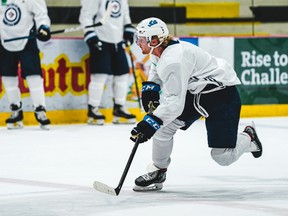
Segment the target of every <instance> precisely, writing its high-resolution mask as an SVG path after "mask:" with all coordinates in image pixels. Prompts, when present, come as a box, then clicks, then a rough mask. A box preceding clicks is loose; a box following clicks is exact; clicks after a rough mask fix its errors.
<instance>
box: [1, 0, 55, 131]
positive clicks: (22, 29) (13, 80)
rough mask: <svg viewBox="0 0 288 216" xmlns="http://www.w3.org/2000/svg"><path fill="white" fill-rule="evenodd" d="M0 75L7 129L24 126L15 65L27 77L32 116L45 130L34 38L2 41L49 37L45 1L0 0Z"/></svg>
mask: <svg viewBox="0 0 288 216" xmlns="http://www.w3.org/2000/svg"><path fill="white" fill-rule="evenodd" d="M0 22H1V23H0V35H1V45H0V74H1V76H2V82H3V84H4V87H5V90H6V94H7V97H8V101H9V104H10V109H11V116H10V118H8V119H7V120H6V124H7V127H8V128H9V129H13V128H22V127H23V122H22V120H23V110H22V102H21V93H20V89H19V87H18V64H20V67H21V76H22V78H24V79H26V81H27V84H28V88H29V91H30V97H31V100H32V103H33V108H34V112H35V118H36V120H37V121H38V122H39V123H40V127H41V128H43V129H48V125H49V124H50V120H49V119H48V118H47V116H46V109H45V92H44V85H43V78H42V70H41V62H40V56H39V49H38V45H37V39H36V38H35V39H29V40H28V39H23V40H15V41H11V42H6V43H5V42H4V40H5V39H11V38H15V37H22V36H28V35H35V34H37V38H38V40H40V41H47V40H49V39H50V37H51V35H50V19H49V17H48V14H47V6H46V2H45V1H44V0H29V1H23V0H2V4H1V5H0Z"/></svg>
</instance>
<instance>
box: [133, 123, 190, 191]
mask: <svg viewBox="0 0 288 216" xmlns="http://www.w3.org/2000/svg"><path fill="white" fill-rule="evenodd" d="M184 126H185V123H184V122H183V121H180V120H178V119H176V120H174V121H173V122H171V123H170V124H169V125H167V126H165V127H163V128H160V129H159V130H158V131H157V132H156V133H155V135H154V137H153V149H152V161H153V164H152V165H148V167H147V171H148V173H146V174H144V175H141V176H139V177H138V178H136V179H135V186H134V188H133V190H134V191H137V192H142V191H155V190H161V189H162V188H163V182H164V181H165V180H166V171H167V168H168V166H169V164H170V162H171V158H170V155H171V153H172V149H173V136H174V134H175V133H176V131H177V130H178V129H179V128H182V127H184Z"/></svg>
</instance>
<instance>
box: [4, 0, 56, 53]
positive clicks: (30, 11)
mask: <svg viewBox="0 0 288 216" xmlns="http://www.w3.org/2000/svg"><path fill="white" fill-rule="evenodd" d="M34 21H35V23H36V27H37V29H38V28H39V27H40V26H41V25H47V26H50V24H51V23H50V19H49V17H48V12H47V6H46V2H45V1H44V0H7V4H6V5H0V36H1V43H2V45H3V46H4V48H5V49H7V50H9V51H21V50H23V49H24V47H25V45H26V43H27V41H28V40H27V39H23V40H15V41H11V42H6V43H4V41H3V40H5V39H11V38H15V37H23V36H28V35H29V34H30V30H31V29H32V27H33V25H34Z"/></svg>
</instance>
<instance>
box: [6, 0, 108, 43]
mask: <svg viewBox="0 0 288 216" xmlns="http://www.w3.org/2000/svg"><path fill="white" fill-rule="evenodd" d="M111 12H112V4H111V3H109V4H108V7H107V10H106V12H105V14H104V16H103V18H102V19H101V20H100V21H99V22H97V23H95V24H92V25H89V26H85V27H82V26H76V27H71V28H66V29H60V30H56V31H51V32H50V34H51V35H54V34H61V33H70V32H77V31H80V30H83V29H86V28H92V27H99V26H102V25H104V24H105V22H106V21H107V18H108V17H109V16H110V15H111ZM35 38H37V34H36V35H28V36H22V37H16V38H10V39H5V40H4V43H6V42H11V41H16V40H23V39H35Z"/></svg>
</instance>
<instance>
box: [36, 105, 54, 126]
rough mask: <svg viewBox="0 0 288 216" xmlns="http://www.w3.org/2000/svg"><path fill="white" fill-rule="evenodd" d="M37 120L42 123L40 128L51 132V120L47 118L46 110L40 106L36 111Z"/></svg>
mask: <svg viewBox="0 0 288 216" xmlns="http://www.w3.org/2000/svg"><path fill="white" fill-rule="evenodd" d="M34 114H35V118H36V120H37V121H38V122H39V123H40V128H41V129H43V130H49V129H50V127H49V125H50V124H51V122H50V120H49V119H48V118H47V116H46V110H45V107H44V106H41V105H40V106H38V107H36V109H35V112H34Z"/></svg>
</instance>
